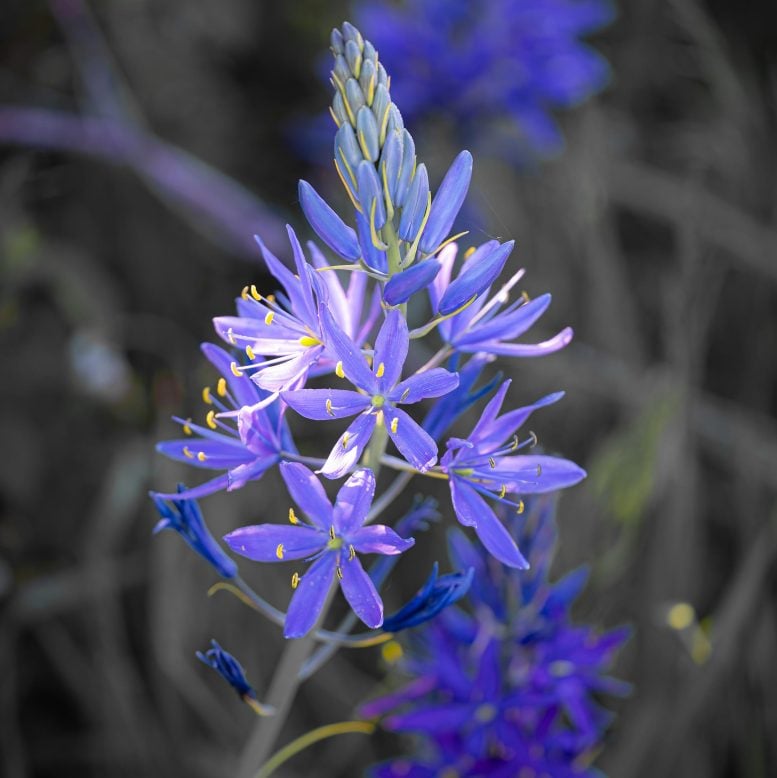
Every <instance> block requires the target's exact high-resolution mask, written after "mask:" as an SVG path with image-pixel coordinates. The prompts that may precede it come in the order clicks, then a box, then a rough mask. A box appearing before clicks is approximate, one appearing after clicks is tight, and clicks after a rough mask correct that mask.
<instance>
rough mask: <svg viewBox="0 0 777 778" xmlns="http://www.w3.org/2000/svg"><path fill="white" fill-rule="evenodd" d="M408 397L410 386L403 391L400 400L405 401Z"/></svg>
mask: <svg viewBox="0 0 777 778" xmlns="http://www.w3.org/2000/svg"><path fill="white" fill-rule="evenodd" d="M408 397H410V387H408V388H407V389H405V391H404V392H402V396H401V397H400V398H399V402H401V403H403V402H404V401H405V400H407V398H408Z"/></svg>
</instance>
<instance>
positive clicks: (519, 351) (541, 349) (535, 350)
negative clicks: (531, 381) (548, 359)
mask: <svg viewBox="0 0 777 778" xmlns="http://www.w3.org/2000/svg"><path fill="white" fill-rule="evenodd" d="M573 334H574V333H573V331H572V328H571V327H565V328H564V329H563V330H561V332H559V333H558V335H555V336H554V337H552V338H550V339H549V340H544V341H543V342H542V343H500V342H499V341H496V340H494V341H486V342H484V343H478V344H477V345H476V346H462V347H460V349H459V350H460V351H466V352H470V353H472V352H478V351H487V352H488V353H489V354H498V355H500V356H505V357H543V356H545V355H546V354H553V353H554V352H556V351H560V350H561V349H562V348H564V347H565V346H568V345H569V344H570V342H571V341H572V336H573Z"/></svg>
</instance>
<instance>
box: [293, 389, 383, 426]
mask: <svg viewBox="0 0 777 778" xmlns="http://www.w3.org/2000/svg"><path fill="white" fill-rule="evenodd" d="M281 399H282V400H283V401H284V402H285V403H286V404H287V405H288V406H289V407H290V408H293V409H294V410H295V411H296V412H297V413H298V414H299V415H300V416H304V417H305V418H306V419H315V420H316V421H328V420H329V419H343V418H345V417H347V416H353V415H355V414H357V413H360V412H361V411H363V410H365V409H366V408H368V407H370V405H371V402H370V398H369V397H367V396H366V395H363V394H359V392H354V391H352V390H350V389H298V390H297V391H294V392H281Z"/></svg>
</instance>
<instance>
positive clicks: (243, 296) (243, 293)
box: [240, 286, 248, 300]
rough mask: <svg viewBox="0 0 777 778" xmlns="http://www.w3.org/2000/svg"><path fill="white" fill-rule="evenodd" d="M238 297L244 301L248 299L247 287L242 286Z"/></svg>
mask: <svg viewBox="0 0 777 778" xmlns="http://www.w3.org/2000/svg"><path fill="white" fill-rule="evenodd" d="M240 296H241V297H242V298H243V299H244V300H247V299H248V287H247V286H244V287H243V290H242V291H241V292H240Z"/></svg>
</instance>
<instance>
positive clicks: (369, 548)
mask: <svg viewBox="0 0 777 778" xmlns="http://www.w3.org/2000/svg"><path fill="white" fill-rule="evenodd" d="M347 540H348V542H349V543H350V544H351V545H352V546H353V547H354V549H355V550H356V551H358V552H359V553H360V554H392V555H393V554H401V553H402V552H403V551H407V549H409V548H410V547H411V546H412V545H413V544H414V543H415V540H414V539H413V538H403V537H400V536H399V535H398V534H397V533H396V532H394V530H393V529H391V527H387V526H385V525H384V524H376V525H375V526H372V525H369V526H367V527H360V528H359V529H357V530H356V531H355V532H353V533H352V534H351V535H350V536H349V537H348V538H347Z"/></svg>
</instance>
